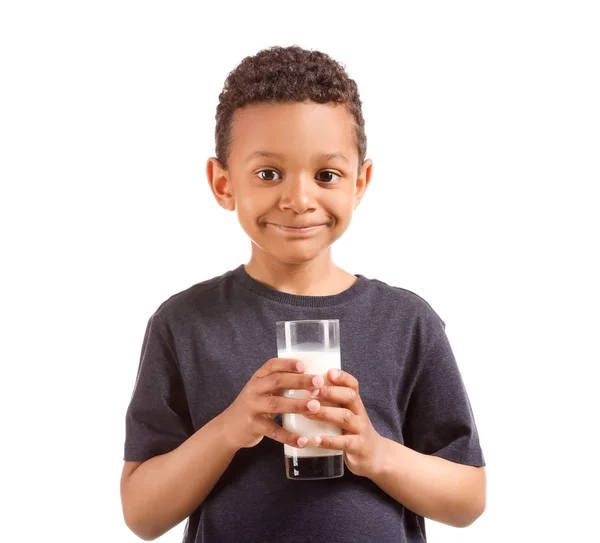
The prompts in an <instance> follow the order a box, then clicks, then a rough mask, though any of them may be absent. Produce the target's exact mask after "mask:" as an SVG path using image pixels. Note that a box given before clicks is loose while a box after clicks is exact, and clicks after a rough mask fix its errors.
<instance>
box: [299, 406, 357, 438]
mask: <svg viewBox="0 0 600 543" xmlns="http://www.w3.org/2000/svg"><path fill="white" fill-rule="evenodd" d="M304 416H305V417H306V418H307V419H309V420H320V421H323V422H330V423H331V424H334V425H335V426H337V427H338V428H341V429H342V430H346V431H347V432H349V433H351V434H358V433H359V430H360V428H359V426H358V422H359V416H358V415H355V414H354V413H353V412H352V411H350V409H346V408H344V407H330V406H325V405H321V408H320V409H319V410H318V411H315V412H308V413H304Z"/></svg>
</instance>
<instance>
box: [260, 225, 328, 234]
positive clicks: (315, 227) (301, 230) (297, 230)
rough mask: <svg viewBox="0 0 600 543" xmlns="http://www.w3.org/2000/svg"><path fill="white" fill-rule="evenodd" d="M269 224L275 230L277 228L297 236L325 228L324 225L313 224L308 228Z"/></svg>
mask: <svg viewBox="0 0 600 543" xmlns="http://www.w3.org/2000/svg"><path fill="white" fill-rule="evenodd" d="M269 224H270V225H271V226H274V227H275V228H278V229H279V230H283V231H284V232H292V233H297V234H302V233H308V232H314V231H315V230H318V229H319V228H321V227H323V226H325V225H324V224H314V225H309V226H285V225H283V224H275V223H269Z"/></svg>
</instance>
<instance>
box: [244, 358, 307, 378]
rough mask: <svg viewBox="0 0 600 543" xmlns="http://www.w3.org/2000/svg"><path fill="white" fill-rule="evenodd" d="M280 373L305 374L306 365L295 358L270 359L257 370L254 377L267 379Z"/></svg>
mask: <svg viewBox="0 0 600 543" xmlns="http://www.w3.org/2000/svg"><path fill="white" fill-rule="evenodd" d="M278 371H286V372H290V373H302V372H304V365H303V364H302V362H301V361H300V360H296V359H293V358H270V359H269V360H267V361H266V362H265V363H264V364H263V365H262V366H261V367H260V368H258V369H257V370H256V372H255V373H254V375H255V376H256V377H266V376H267V375H270V374H271V373H275V372H278Z"/></svg>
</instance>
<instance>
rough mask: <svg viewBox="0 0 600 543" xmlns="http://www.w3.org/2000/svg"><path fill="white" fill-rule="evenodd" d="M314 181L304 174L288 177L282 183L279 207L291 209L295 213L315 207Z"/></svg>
mask: <svg viewBox="0 0 600 543" xmlns="http://www.w3.org/2000/svg"><path fill="white" fill-rule="evenodd" d="M315 185H316V183H315V181H314V180H313V179H309V178H308V177H306V176H301V175H296V176H293V177H288V178H287V179H286V180H285V181H284V182H283V183H282V186H283V192H282V194H281V200H280V202H279V207H280V208H281V209H282V210H283V209H291V210H292V211H295V212H296V213H304V212H306V211H308V210H309V209H315V208H316V202H315V193H314V189H315Z"/></svg>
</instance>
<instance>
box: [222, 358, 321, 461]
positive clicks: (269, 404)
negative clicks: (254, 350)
mask: <svg viewBox="0 0 600 543" xmlns="http://www.w3.org/2000/svg"><path fill="white" fill-rule="evenodd" d="M313 379H315V381H314V383H313ZM315 383H316V385H315ZM323 383H324V381H323V377H321V376H315V375H305V374H304V366H303V364H302V362H301V361H298V360H293V359H288V358H271V359H270V360H267V362H265V364H264V365H263V366H262V367H261V368H259V369H258V370H257V371H256V373H255V374H254V375H253V376H252V378H251V379H250V381H248V383H247V384H246V386H245V387H244V388H243V389H242V391H241V392H240V393H239V395H238V397H237V398H236V399H235V401H234V402H233V403H232V404H231V405H230V406H229V407H228V408H227V409H226V410H225V411H223V413H222V414H221V417H222V420H223V424H224V426H225V432H226V435H227V439H228V441H229V443H230V444H231V445H232V446H233V447H234V448H235V449H241V448H245V447H254V446H255V445H258V443H260V441H261V440H262V438H263V437H264V436H267V437H270V438H271V439H274V440H275V441H279V442H280V443H286V444H288V445H291V446H292V447H299V448H302V447H306V445H307V444H308V438H307V437H306V436H301V435H300V434H294V433H291V432H288V431H287V430H286V429H284V428H282V427H281V426H279V425H278V424H276V423H275V422H273V418H274V417H275V416H276V415H277V414H279V413H300V414H302V415H306V414H307V413H311V410H310V409H309V408H308V404H309V403H310V406H311V407H312V408H313V410H317V409H319V407H320V403H319V402H318V401H317V400H314V399H312V398H310V397H309V398H308V399H306V400H301V399H294V398H285V397H284V396H282V393H283V391H284V390H286V389H304V390H308V391H309V393H310V391H313V390H316V389H317V388H319V387H321V386H323Z"/></svg>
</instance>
